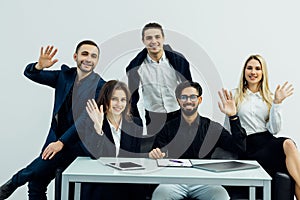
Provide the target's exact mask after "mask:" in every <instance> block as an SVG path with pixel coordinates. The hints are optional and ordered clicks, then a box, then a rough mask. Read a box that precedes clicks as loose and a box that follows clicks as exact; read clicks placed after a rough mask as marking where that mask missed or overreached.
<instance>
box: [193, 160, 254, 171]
mask: <svg viewBox="0 0 300 200" xmlns="http://www.w3.org/2000/svg"><path fill="white" fill-rule="evenodd" d="M193 167H194V168H198V169H204V170H208V171H212V172H228V171H236V170H245V169H255V168H259V165H255V164H248V163H243V162H239V161H225V162H214V163H203V164H194V165H193Z"/></svg>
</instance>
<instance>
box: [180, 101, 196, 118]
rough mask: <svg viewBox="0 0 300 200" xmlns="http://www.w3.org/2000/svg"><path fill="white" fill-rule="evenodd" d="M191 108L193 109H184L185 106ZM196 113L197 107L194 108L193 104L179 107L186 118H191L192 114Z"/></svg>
mask: <svg viewBox="0 0 300 200" xmlns="http://www.w3.org/2000/svg"><path fill="white" fill-rule="evenodd" d="M189 105H191V106H193V107H194V108H193V109H185V107H186V106H189ZM197 111H198V106H196V104H195V103H185V104H183V105H182V107H181V112H182V113H183V114H185V115H186V116H192V115H193V114H195V113H196V112H197Z"/></svg>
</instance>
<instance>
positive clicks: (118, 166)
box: [106, 162, 145, 170]
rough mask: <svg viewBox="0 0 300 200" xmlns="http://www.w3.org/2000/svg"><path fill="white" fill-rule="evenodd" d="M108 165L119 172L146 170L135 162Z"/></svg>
mask: <svg viewBox="0 0 300 200" xmlns="http://www.w3.org/2000/svg"><path fill="white" fill-rule="evenodd" d="M106 165H108V166H110V167H113V168H116V169H118V170H137V169H145V167H143V166H142V165H140V164H138V163H135V162H111V163H107V164H106Z"/></svg>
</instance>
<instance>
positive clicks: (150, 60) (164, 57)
mask: <svg viewBox="0 0 300 200" xmlns="http://www.w3.org/2000/svg"><path fill="white" fill-rule="evenodd" d="M146 59H147V62H148V63H157V62H156V61H154V60H153V59H152V58H151V57H150V55H149V54H147V58H146ZM165 60H166V54H165V52H163V55H162V56H161V58H160V59H159V61H158V63H160V62H163V61H165Z"/></svg>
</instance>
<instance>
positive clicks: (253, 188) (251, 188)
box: [249, 186, 255, 200]
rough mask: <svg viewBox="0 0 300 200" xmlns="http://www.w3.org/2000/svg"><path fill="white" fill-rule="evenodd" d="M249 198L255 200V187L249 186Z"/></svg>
mask: <svg viewBox="0 0 300 200" xmlns="http://www.w3.org/2000/svg"><path fill="white" fill-rule="evenodd" d="M249 200H255V187H254V186H250V187H249Z"/></svg>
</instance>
